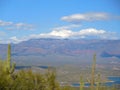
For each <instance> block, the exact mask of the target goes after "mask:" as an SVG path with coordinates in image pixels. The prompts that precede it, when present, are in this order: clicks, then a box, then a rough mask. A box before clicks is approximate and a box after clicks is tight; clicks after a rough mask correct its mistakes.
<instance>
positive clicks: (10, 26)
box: [0, 20, 34, 30]
mask: <svg viewBox="0 0 120 90" xmlns="http://www.w3.org/2000/svg"><path fill="white" fill-rule="evenodd" d="M0 27H3V28H4V29H6V30H33V29H34V25H32V24H26V23H21V22H19V23H14V22H7V21H3V20H0Z"/></svg>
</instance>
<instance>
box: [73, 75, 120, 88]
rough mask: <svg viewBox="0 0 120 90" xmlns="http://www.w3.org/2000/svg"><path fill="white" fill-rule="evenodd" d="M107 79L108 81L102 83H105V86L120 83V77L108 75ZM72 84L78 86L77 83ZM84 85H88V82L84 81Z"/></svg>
mask: <svg viewBox="0 0 120 90" xmlns="http://www.w3.org/2000/svg"><path fill="white" fill-rule="evenodd" d="M108 79H109V80H110V82H106V83H103V84H102V85H105V86H113V85H120V77H117V76H111V77H108ZM72 86H73V87H79V86H80V84H79V83H73V84H72ZM85 86H86V87H89V86H90V83H85Z"/></svg>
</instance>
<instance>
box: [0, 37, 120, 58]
mask: <svg viewBox="0 0 120 90" xmlns="http://www.w3.org/2000/svg"><path fill="white" fill-rule="evenodd" d="M119 47H120V40H82V39H51V38H47V39H44V38H42V39H31V40H28V41H23V42H21V43H19V44H12V55H13V56H28V55H35V56H36V55H50V54H60V55H73V56H76V55H81V54H93V53H98V54H100V55H101V56H102V57H111V56H116V57H118V58H120V48H119ZM6 50H7V45H6V44H0V55H1V56H3V55H5V53H6ZM108 54H109V55H108Z"/></svg>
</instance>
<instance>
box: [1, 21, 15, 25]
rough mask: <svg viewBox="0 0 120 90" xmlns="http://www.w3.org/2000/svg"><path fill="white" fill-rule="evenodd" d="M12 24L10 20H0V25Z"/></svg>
mask: <svg viewBox="0 0 120 90" xmlns="http://www.w3.org/2000/svg"><path fill="white" fill-rule="evenodd" d="M12 24H13V23H12V22H6V21H2V20H0V26H9V25H12Z"/></svg>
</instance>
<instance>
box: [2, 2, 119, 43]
mask: <svg viewBox="0 0 120 90" xmlns="http://www.w3.org/2000/svg"><path fill="white" fill-rule="evenodd" d="M119 24H120V0H94V1H93V0H0V42H1V43H8V42H14V43H19V42H21V41H25V40H29V39H33V38H95V39H120V25H119Z"/></svg>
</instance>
